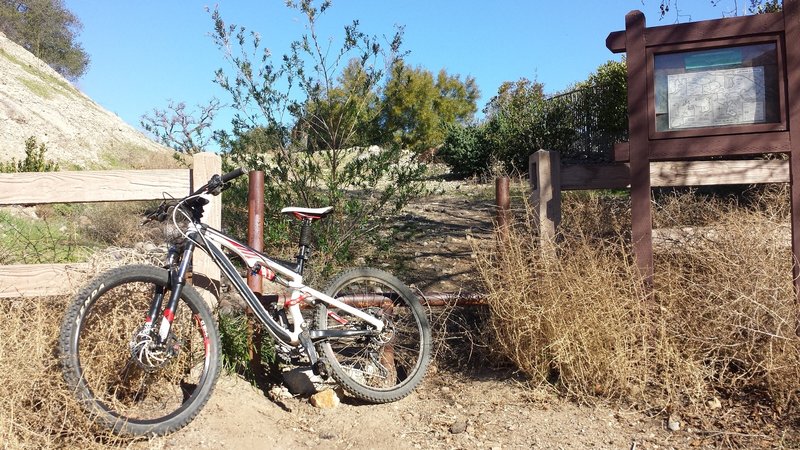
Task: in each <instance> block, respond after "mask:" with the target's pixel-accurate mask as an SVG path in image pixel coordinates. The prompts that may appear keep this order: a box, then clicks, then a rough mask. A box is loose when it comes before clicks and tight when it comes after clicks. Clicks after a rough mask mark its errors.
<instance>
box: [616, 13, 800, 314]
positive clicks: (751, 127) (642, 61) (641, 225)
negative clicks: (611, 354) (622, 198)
mask: <svg viewBox="0 0 800 450" xmlns="http://www.w3.org/2000/svg"><path fill="white" fill-rule="evenodd" d="M798 1H800V0H784V2H783V11H782V12H777V13H769V14H758V15H753V16H744V17H734V18H726V19H717V20H707V21H702V22H693V23H685V24H677V25H667V26H659V27H652V28H647V27H646V23H645V17H644V14H643V13H642V12H641V11H631V12H630V13H628V14H627V15H626V16H625V30H623V31H616V32H613V33H611V34H609V35H608V38H607V39H606V47H608V49H609V50H611V51H612V52H614V53H622V52H626V53H627V65H628V68H627V71H628V121H629V141H628V142H626V143H621V144H618V145H617V146H615V148H614V159H615V160H616V161H618V162H622V161H629V162H630V183H631V213H632V222H633V230H632V237H633V245H634V253H635V256H636V262H637V265H638V266H639V269H640V271H641V273H642V275H643V276H644V278H645V280H646V282H647V283H648V284H649V283H652V279H653V242H652V219H651V192H650V190H651V182H650V162H651V161H677V160H696V159H699V158H706V157H712V156H713V157H720V156H721V157H726V156H734V155H755V154H764V153H784V154H788V155H789V161H790V163H789V166H790V177H789V178H790V183H791V203H792V253H793V255H794V261H793V265H792V267H793V277H794V278H793V279H794V285H795V292H796V294H797V295H798V296H800V266H798V261H800V148H798V149H797V150H794V144H798V145H799V146H800V46H798V45H796V43H797V42H798V41H800V14H799V13H798ZM765 42H766V43H774V45H775V48H776V59H777V86H775V88H776V89H777V97H776V99H777V101H778V102H779V104H778V114H779V116H778V118H779V119H778V120H777V121H775V120H773V121H772V122H766V123H754V124H741V123H737V124H734V125H720V126H712V127H698V128H689V129H681V130H669V131H658V130H656V109H655V84H656V83H655V75H654V64H655V63H654V60H655V57H656V56H657V55H662V54H670V53H680V52H690V51H697V50H703V49H726V48H736V47H741V46H747V45H754V44H760V43H765ZM787 43H789V45H787ZM798 299H799V300H800V297H798Z"/></svg>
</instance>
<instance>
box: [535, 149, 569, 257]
mask: <svg viewBox="0 0 800 450" xmlns="http://www.w3.org/2000/svg"><path fill="white" fill-rule="evenodd" d="M528 161H529V162H528V164H529V167H528V176H529V178H530V184H531V206H532V207H533V209H534V214H535V215H536V217H535V219H536V221H537V225H538V227H539V245H540V247H541V248H542V250H544V251H545V252H547V253H551V254H554V252H555V246H554V244H555V242H556V232H557V229H558V226H559V224H560V223H561V157H560V155H559V153H558V152H554V151H549V150H539V151H537V152H536V153H534V154H532V155H531V156H530V159H529V160H528Z"/></svg>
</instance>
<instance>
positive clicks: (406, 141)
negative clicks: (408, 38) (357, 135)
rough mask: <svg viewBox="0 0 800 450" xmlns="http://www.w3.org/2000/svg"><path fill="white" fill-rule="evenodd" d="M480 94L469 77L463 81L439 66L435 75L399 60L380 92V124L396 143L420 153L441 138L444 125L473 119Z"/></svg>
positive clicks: (473, 80) (443, 134) (439, 142)
mask: <svg viewBox="0 0 800 450" xmlns="http://www.w3.org/2000/svg"><path fill="white" fill-rule="evenodd" d="M479 96H480V90H479V89H478V86H477V83H476V82H475V79H474V78H472V77H467V78H466V79H465V80H464V81H462V80H461V78H460V77H459V76H458V75H448V74H447V72H446V71H445V70H444V69H442V70H440V71H439V74H438V75H437V76H436V77H435V79H434V76H433V73H431V72H430V71H429V70H427V69H424V68H422V67H409V66H407V65H406V64H405V63H404V62H403V61H398V62H397V63H396V64H394V65H393V66H392V70H391V74H390V76H389V80H388V82H387V84H386V89H385V91H384V94H383V110H382V118H381V125H382V127H383V128H384V129H385V130H387V132H389V133H392V139H393V141H394V142H395V143H397V144H398V145H400V146H401V147H403V148H408V149H411V150H413V151H415V152H416V153H423V152H426V151H428V150H430V149H432V148H435V147H438V146H439V145H440V144H441V143H442V142H443V141H444V136H445V130H446V126H447V125H449V124H453V123H461V124H466V123H468V122H470V121H471V120H472V119H473V116H474V114H475V112H476V111H477V109H478V108H477V106H476V102H477V99H478V97H479Z"/></svg>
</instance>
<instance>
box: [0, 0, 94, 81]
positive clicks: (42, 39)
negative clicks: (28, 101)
mask: <svg viewBox="0 0 800 450" xmlns="http://www.w3.org/2000/svg"><path fill="white" fill-rule="evenodd" d="M82 28H83V24H82V23H81V21H80V20H79V19H78V18H77V17H76V16H75V15H74V14H73V13H72V12H71V11H69V10H68V9H67V8H66V6H65V5H64V1H63V0H0V31H2V32H3V33H4V34H5V35H6V36H7V37H8V38H9V39H11V40H13V41H14V42H16V43H18V44H19V45H21V46H23V47H25V48H26V49H27V50H28V51H30V52H31V53H33V55H34V56H36V57H37V58H39V59H41V60H42V61H44V62H46V63H47V64H48V65H50V67H52V68H53V69H55V71H56V72H58V73H60V74H61V75H63V76H64V77H66V78H68V79H70V80H77V79H78V78H80V77H81V76H83V74H84V73H86V70H87V69H88V68H89V55H88V54H87V53H86V52H85V51H84V49H83V47H82V46H81V44H80V43H79V42H77V38H78V35H79V34H80V32H81V29H82Z"/></svg>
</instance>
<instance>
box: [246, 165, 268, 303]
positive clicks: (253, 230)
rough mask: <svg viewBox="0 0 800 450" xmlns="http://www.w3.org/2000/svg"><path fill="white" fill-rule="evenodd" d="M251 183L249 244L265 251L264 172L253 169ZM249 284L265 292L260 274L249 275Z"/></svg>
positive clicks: (248, 208)
mask: <svg viewBox="0 0 800 450" xmlns="http://www.w3.org/2000/svg"><path fill="white" fill-rule="evenodd" d="M248 176H249V178H250V183H249V186H248V191H247V218H248V222H247V245H249V246H250V247H252V248H253V249H255V250H257V251H259V252H262V251H264V172H262V171H260V170H254V171H251V172H250V173H249V174H248ZM247 285H248V286H249V287H250V289H252V290H253V292H256V293H261V292H263V286H262V280H261V276H260V275H253V274H248V275H247Z"/></svg>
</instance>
